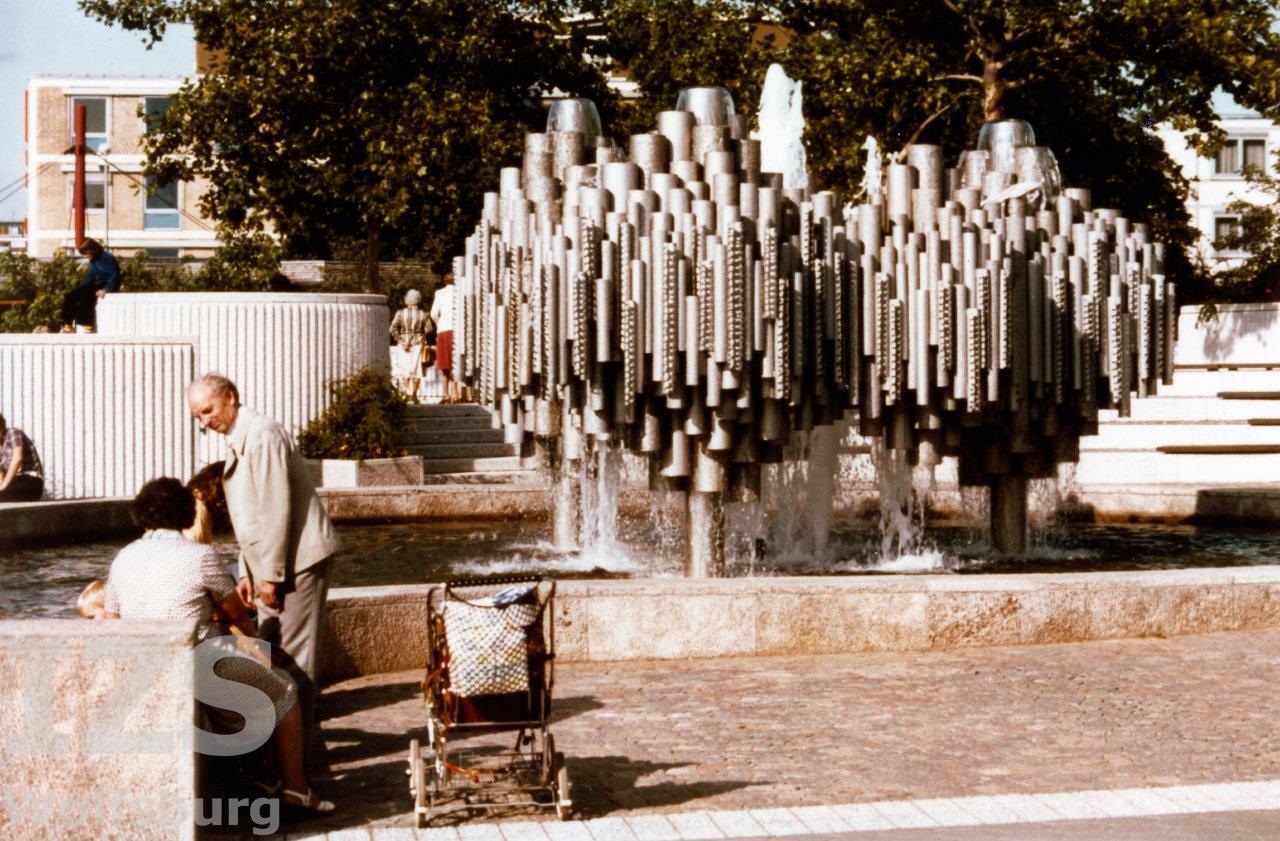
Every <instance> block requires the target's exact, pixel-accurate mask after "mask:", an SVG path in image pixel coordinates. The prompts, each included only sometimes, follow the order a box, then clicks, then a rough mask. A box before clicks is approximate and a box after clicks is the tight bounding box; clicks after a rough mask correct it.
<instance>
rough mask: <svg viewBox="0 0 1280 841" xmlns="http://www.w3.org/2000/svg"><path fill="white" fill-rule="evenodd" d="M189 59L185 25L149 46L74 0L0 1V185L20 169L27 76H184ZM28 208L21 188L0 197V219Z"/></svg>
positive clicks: (191, 66)
mask: <svg viewBox="0 0 1280 841" xmlns="http://www.w3.org/2000/svg"><path fill="white" fill-rule="evenodd" d="M195 63H196V59H195V42H194V40H193V37H192V34H191V27H189V26H181V27H170V28H169V29H168V30H167V31H166V32H165V36H164V40H163V41H161V42H160V43H158V44H156V45H155V46H154V47H152V48H151V49H150V50H148V49H146V48H145V47H144V46H143V45H142V39H141V38H140V37H139V36H138V35H137V34H136V33H133V32H125V31H124V30H122V29H119V28H116V27H109V26H106V25H104V24H101V23H98V22H97V21H95V20H92V19H91V18H88V17H86V16H85V15H84V14H83V13H81V11H80V10H79V9H78V8H77V7H76V2H75V0H0V187H4V185H6V184H9V183H10V182H12V181H14V180H15V179H17V178H18V177H19V176H20V175H22V172H23V167H24V156H23V151H24V143H23V139H22V123H23V105H22V103H23V92H24V91H25V90H26V88H27V78H28V77H29V76H170V77H172V76H188V75H191V74H193V73H194V72H195ZM7 192H8V191H7V190H3V189H0V195H4V194H5V193H7ZM26 215H27V192H26V190H19V191H18V193H17V195H15V196H12V197H10V198H8V199H6V200H4V201H0V219H22V218H23V217H25V216H26Z"/></svg>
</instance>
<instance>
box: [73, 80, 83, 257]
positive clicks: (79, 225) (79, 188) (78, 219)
mask: <svg viewBox="0 0 1280 841" xmlns="http://www.w3.org/2000/svg"><path fill="white" fill-rule="evenodd" d="M84 145H85V144H84V106H83V105H77V106H76V145H75V154H76V177H75V187H74V192H73V194H72V207H73V208H74V209H75V226H76V241H75V246H76V248H79V247H80V243H82V242H84V152H85V148H84Z"/></svg>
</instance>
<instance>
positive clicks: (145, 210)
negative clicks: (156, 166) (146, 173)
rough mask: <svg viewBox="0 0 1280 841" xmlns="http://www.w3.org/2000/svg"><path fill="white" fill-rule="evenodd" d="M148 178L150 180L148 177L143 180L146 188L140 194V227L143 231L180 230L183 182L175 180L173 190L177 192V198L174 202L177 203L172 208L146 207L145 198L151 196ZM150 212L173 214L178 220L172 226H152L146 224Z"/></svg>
mask: <svg viewBox="0 0 1280 841" xmlns="http://www.w3.org/2000/svg"><path fill="white" fill-rule="evenodd" d="M150 180H151V179H150V178H148V179H146V181H144V182H143V183H144V184H146V185H147V187H148V190H144V191H143V194H142V229H143V230H144V231H180V230H182V210H181V208H182V199H183V195H182V193H183V189H182V184H183V182H181V181H179V182H177V189H176V190H175V191H174V192H175V193H176V194H177V199H176V201H175V202H174V203H175V204H176V205H177V207H173V208H164V207H147V199H149V198H150V197H151V194H150V192H149V188H150V184H149V182H150ZM151 214H158V215H163V216H173V217H174V218H176V219H177V220H178V224H176V225H173V226H171V227H168V226H166V227H159V226H156V227H153V226H151V225H148V224H147V218H148V217H149V216H150V215H151Z"/></svg>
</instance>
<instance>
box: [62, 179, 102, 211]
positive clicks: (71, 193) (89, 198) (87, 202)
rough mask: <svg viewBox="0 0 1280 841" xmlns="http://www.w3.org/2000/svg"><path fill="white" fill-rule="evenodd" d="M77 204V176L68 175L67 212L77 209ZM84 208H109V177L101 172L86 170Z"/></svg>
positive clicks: (88, 209)
mask: <svg viewBox="0 0 1280 841" xmlns="http://www.w3.org/2000/svg"><path fill="white" fill-rule="evenodd" d="M75 206H76V180H75V176H73V175H68V176H67V212H68V213H72V212H74V211H75ZM84 209H85V210H87V211H90V210H106V209H107V179H106V177H105V176H104V175H103V174H102V173H101V172H86V173H85V174H84Z"/></svg>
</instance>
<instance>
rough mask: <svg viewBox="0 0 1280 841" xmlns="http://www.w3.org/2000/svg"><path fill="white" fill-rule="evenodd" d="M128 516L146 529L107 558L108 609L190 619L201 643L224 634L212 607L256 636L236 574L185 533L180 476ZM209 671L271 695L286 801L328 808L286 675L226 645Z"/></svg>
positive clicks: (231, 723) (228, 717)
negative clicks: (318, 791) (316, 786)
mask: <svg viewBox="0 0 1280 841" xmlns="http://www.w3.org/2000/svg"><path fill="white" fill-rule="evenodd" d="M131 514H132V517H133V521H134V523H135V524H136V525H138V526H139V527H140V528H143V529H145V530H146V531H145V533H144V534H143V535H142V537H140V538H138V539H137V540H135V541H134V542H132V543H130V544H129V545H128V546H126V547H124V548H123V549H121V550H120V553H119V554H118V555H116V557H115V560H114V561H112V562H111V573H110V575H109V576H108V578H107V587H106V599H105V609H106V613H107V614H108V615H111V616H118V617H120V618H121V619H129V620H134V621H137V620H143V621H145V620H149V619H194V620H196V637H197V640H198V641H201V642H202V641H204V640H206V639H210V638H213V637H218V636H221V631H220V629H219V628H218V625H217V624H216V623H215V622H214V611H215V609H216V610H217V611H218V612H219V613H220V614H221V616H222V617H223V619H224V620H225V621H226V622H227V624H228V625H230V626H231V627H232V628H234V629H237V630H238V631H239V632H240V634H241V635H242V636H254V627H253V621H252V620H251V619H250V618H249V615H248V614H247V613H246V612H245V606H244V602H242V601H241V600H240V596H239V594H238V593H237V592H236V582H235V579H234V578H232V577H231V574H230V573H229V572H227V570H226V568H225V567H224V566H223V564H222V559H221V558H219V557H218V553H217V552H215V551H214V550H213V547H211V546H207V545H204V544H201V543H196V542H194V541H192V540H189V539H187V538H186V537H184V536H183V534H182V530H183V529H187V528H190V527H191V526H192V524H193V523H194V522H195V519H196V498H195V496H194V495H193V494H192V492H191V491H190V490H189V489H188V488H186V487H185V486H184V485H183V484H182V482H180V481H179V480H177V479H173V478H168V477H166V478H163V479H152V480H151V481H150V482H147V483H146V484H145V485H143V486H142V489H141V490H140V491H138V495H137V496H136V497H134V500H133V507H132V510H131ZM213 673H214V674H215V675H217V676H218V677H220V678H222V679H224V680H230V681H235V682H236V683H243V684H245V685H247V686H252V687H253V688H255V689H257V690H258V691H259V692H261V693H263V694H264V695H266V696H267V697H268V698H269V699H271V703H272V705H273V707H274V710H275V719H276V727H275V734H274V737H273V741H274V744H275V748H276V753H277V755H278V758H279V761H280V773H281V776H282V777H283V791H282V792H281V793H282V795H283V797H284V801H285V802H286V803H288V804H291V805H295V806H300V807H302V808H304V809H309V810H311V811H314V812H332V811H333V809H334V805H333V804H332V803H330V802H329V801H327V800H321V799H320V798H319V797H317V796H316V795H315V794H314V793H312V791H311V789H310V787H309V786H308V785H307V781H306V778H305V776H304V775H303V771H302V759H303V752H302V749H303V742H302V713H301V711H300V710H299V708H298V693H297V688H296V687H295V686H294V683H293V681H292V680H291V679H290V678H289V675H288V673H286V672H285V671H284V670H282V669H276V668H270V667H268V666H267V665H265V664H264V663H261V662H259V661H258V660H256V659H254V658H253V657H252V656H242V655H237V654H235V652H234V651H232V650H230V649H229V650H228V655H227V656H225V657H223V658H222V659H220V660H218V661H217V662H216V663H215V664H214V667H213ZM197 679H199V678H198V677H197ZM202 707H203V709H204V710H205V712H206V713H207V714H208V718H209V720H210V721H211V722H212V724H213V727H214V729H216V730H218V731H220V732H223V733H234V732H237V731H239V730H240V729H241V727H242V726H243V725H244V719H243V717H242V716H240V715H239V714H237V713H233V712H229V711H227V710H222V709H219V708H217V707H210V706H207V705H202Z"/></svg>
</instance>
